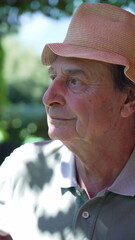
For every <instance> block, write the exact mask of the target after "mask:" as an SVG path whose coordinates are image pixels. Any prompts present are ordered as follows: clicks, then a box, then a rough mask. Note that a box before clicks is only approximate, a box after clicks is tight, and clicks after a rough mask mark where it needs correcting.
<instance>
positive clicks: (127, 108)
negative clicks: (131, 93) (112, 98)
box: [121, 98, 135, 118]
mask: <svg viewBox="0 0 135 240" xmlns="http://www.w3.org/2000/svg"><path fill="white" fill-rule="evenodd" d="M134 112H135V100H131V98H128V99H127V100H126V101H125V103H124V105H123V106H122V108H121V116H122V117H125V118H126V117H129V116H131V115H132V114H133V113H134Z"/></svg>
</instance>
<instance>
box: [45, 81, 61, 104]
mask: <svg viewBox="0 0 135 240" xmlns="http://www.w3.org/2000/svg"><path fill="white" fill-rule="evenodd" d="M43 104H44V105H46V106H52V105H54V104H61V105H64V104H65V86H64V83H63V82H61V81H60V80H58V79H55V80H53V81H52V83H51V84H50V86H49V87H48V89H47V90H46V91H45V93H44V95H43Z"/></svg>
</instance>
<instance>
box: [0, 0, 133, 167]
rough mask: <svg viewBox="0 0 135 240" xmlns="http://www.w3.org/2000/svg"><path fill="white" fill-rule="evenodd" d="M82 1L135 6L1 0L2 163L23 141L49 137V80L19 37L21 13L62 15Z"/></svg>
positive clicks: (126, 1)
mask: <svg viewBox="0 0 135 240" xmlns="http://www.w3.org/2000/svg"><path fill="white" fill-rule="evenodd" d="M82 2H101V3H109V4H114V5H117V6H120V7H124V6H130V7H131V8H132V9H133V10H135V9H134V7H135V3H134V1H132V0H108V1H105V0H93V1H92V0H90V1H87V0H74V1H72V0H71V1H69V0H44V1H43V0H41V1H40V0H0V163H1V162H2V161H3V160H4V158H5V157H6V156H7V155H8V154H9V153H10V152H11V151H12V150H13V149H14V148H15V147H17V146H19V145H21V144H22V143H24V142H26V141H37V140H43V139H46V138H48V135H47V123H46V116H45V110H44V106H43V104H42V99H41V98H42V95H43V92H44V91H45V90H46V88H47V86H48V84H49V81H50V80H49V78H48V75H47V67H43V66H42V64H41V60H40V57H39V56H38V55H37V53H36V52H35V51H34V49H31V48H26V47H25V48H24V47H23V46H22V45H20V43H19V41H18V39H17V35H16V34H15V33H17V31H18V29H19V24H20V16H21V15H22V14H23V13H28V14H29V15H30V14H33V13H35V12H41V13H43V14H44V15H47V16H50V17H52V18H55V19H59V18H61V17H62V16H64V15H68V16H69V15H72V14H73V12H74V10H75V8H76V7H77V6H78V5H79V4H80V3H82Z"/></svg>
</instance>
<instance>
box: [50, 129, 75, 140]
mask: <svg viewBox="0 0 135 240" xmlns="http://www.w3.org/2000/svg"><path fill="white" fill-rule="evenodd" d="M48 135H49V137H50V138H51V139H52V140H60V141H62V142H64V141H72V140H73V134H72V133H71V134H70V133H69V132H68V133H67V131H65V132H63V131H48Z"/></svg>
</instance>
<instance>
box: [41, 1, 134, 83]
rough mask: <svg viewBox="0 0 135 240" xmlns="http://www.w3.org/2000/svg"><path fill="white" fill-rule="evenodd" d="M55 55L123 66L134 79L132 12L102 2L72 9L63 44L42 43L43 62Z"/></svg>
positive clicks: (52, 58) (53, 58) (83, 4)
mask: <svg viewBox="0 0 135 240" xmlns="http://www.w3.org/2000/svg"><path fill="white" fill-rule="evenodd" d="M57 56H63V57H74V58H84V59H91V60H98V61H103V62H108V63H112V64H118V65H124V66H125V69H124V72H125V74H126V76H127V77H128V78H129V79H130V80H132V81H133V82H135V15H133V14H131V13H129V12H127V11H125V10H123V9H121V8H118V7H115V6H113V5H110V4H102V3H97V4H96V3H95V4H94V3H82V4H81V5H80V6H79V7H78V9H77V10H76V12H75V14H74V16H73V18H72V20H71V23H70V25H69V29H68V32H67V35H66V37H65V40H64V42H63V43H51V44H47V45H45V47H44V49H43V53H42V62H43V64H44V65H51V64H52V62H53V61H54V60H55V59H56V57H57Z"/></svg>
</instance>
